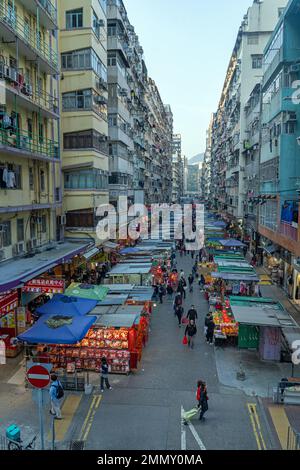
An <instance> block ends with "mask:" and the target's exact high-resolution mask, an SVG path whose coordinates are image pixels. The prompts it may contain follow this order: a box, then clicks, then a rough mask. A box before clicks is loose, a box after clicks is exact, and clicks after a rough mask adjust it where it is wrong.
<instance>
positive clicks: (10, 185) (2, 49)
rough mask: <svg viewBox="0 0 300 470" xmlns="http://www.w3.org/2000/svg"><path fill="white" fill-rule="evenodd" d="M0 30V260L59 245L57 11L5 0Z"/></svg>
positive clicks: (41, 4) (42, 5)
mask: <svg viewBox="0 0 300 470" xmlns="http://www.w3.org/2000/svg"><path fill="white" fill-rule="evenodd" d="M0 31H1V34H0V79H1V87H0V88H1V90H0V91H1V99H0V262H1V261H5V260H10V259H12V258H20V257H22V256H24V255H27V256H32V257H33V256H34V253H35V252H36V251H37V250H41V247H46V246H50V245H53V244H55V242H56V241H60V240H61V239H62V238H63V233H62V230H61V228H60V225H61V223H62V222H63V220H62V217H61V216H62V212H61V204H62V199H61V197H62V194H61V177H60V173H61V171H60V165H61V164H60V149H59V104H58V89H59V81H58V73H59V59H58V53H57V11H56V7H55V5H54V4H52V3H51V2H50V1H49V0H45V1H41V0H37V1H32V2H28V1H25V0H15V1H11V0H2V1H1V2H0ZM32 264H34V262H33V263H32ZM13 266H14V264H13V263H11V262H10V267H13ZM3 269H4V268H3ZM23 269H24V268H23ZM15 274H16V276H17V269H16V272H15ZM7 275H8V274H7ZM3 279H5V273H4V277H3Z"/></svg>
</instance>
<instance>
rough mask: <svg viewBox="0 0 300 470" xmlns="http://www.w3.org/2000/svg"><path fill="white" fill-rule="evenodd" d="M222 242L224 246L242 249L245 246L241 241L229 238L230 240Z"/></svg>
mask: <svg viewBox="0 0 300 470" xmlns="http://www.w3.org/2000/svg"><path fill="white" fill-rule="evenodd" d="M220 242H221V244H222V245H223V246H228V247H238V248H241V247H243V246H245V244H244V243H242V242H240V241H239V240H236V239H235V238H228V239H224V240H220Z"/></svg>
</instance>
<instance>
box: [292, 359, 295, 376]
mask: <svg viewBox="0 0 300 470" xmlns="http://www.w3.org/2000/svg"><path fill="white" fill-rule="evenodd" d="M294 373H295V364H294V363H293V362H292V377H294Z"/></svg>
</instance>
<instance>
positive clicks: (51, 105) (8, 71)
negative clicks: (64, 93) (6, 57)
mask: <svg viewBox="0 0 300 470" xmlns="http://www.w3.org/2000/svg"><path fill="white" fill-rule="evenodd" d="M0 79H2V80H4V81H5V90H6V98H7V101H11V102H13V103H15V98H16V96H18V101H19V104H20V105H21V106H22V107H24V108H25V109H27V110H28V111H36V112H39V113H40V114H41V116H42V117H45V118H50V119H58V118H59V107H58V99H57V98H56V97H54V96H52V95H50V94H49V93H47V92H46V91H44V90H41V89H40V88H39V87H33V86H32V84H31V83H29V82H28V83H26V82H25V77H24V76H23V75H22V73H20V69H19V70H18V69H16V68H14V67H8V66H7V65H5V64H4V63H0Z"/></svg>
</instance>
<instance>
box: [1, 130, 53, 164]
mask: <svg viewBox="0 0 300 470" xmlns="http://www.w3.org/2000/svg"><path fill="white" fill-rule="evenodd" d="M0 150H1V151H2V152H3V151H5V152H6V153H9V154H11V155H18V156H22V155H24V156H25V157H26V158H32V159H35V160H56V161H59V158H60V155H59V144H58V142H55V141H54V140H51V139H43V140H40V139H38V138H36V137H35V136H32V137H30V136H29V134H28V132H26V131H23V130H20V129H16V130H13V129H11V128H4V127H3V124H2V125H1V126H0Z"/></svg>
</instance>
